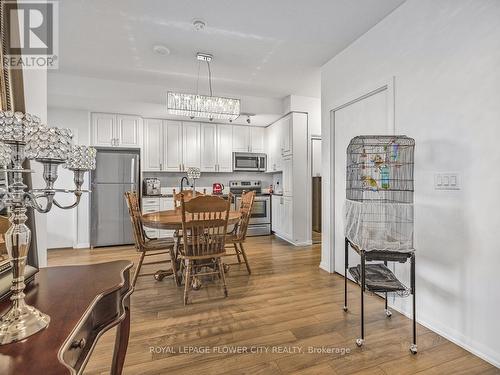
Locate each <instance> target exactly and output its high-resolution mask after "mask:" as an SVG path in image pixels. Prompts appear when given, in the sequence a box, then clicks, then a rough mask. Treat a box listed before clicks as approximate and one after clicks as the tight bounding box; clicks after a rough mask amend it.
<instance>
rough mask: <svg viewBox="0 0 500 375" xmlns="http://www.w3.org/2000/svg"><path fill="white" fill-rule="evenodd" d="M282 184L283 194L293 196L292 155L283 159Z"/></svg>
mask: <svg viewBox="0 0 500 375" xmlns="http://www.w3.org/2000/svg"><path fill="white" fill-rule="evenodd" d="M282 184H283V186H282V188H283V195H284V196H287V197H291V196H293V159H292V157H291V156H287V157H285V158H284V159H283V179H282Z"/></svg>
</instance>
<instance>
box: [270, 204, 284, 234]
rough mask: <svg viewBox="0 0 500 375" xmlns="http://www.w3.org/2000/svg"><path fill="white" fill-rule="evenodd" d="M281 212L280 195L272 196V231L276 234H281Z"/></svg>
mask: <svg viewBox="0 0 500 375" xmlns="http://www.w3.org/2000/svg"><path fill="white" fill-rule="evenodd" d="M281 212H282V206H281V197H280V196H278V195H273V196H271V230H272V231H273V232H276V233H279V232H281V222H282V215H281Z"/></svg>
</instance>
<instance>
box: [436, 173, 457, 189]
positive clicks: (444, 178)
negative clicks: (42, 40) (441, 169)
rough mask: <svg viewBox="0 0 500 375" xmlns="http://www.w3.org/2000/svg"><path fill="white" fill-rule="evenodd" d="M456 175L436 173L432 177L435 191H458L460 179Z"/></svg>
mask: <svg viewBox="0 0 500 375" xmlns="http://www.w3.org/2000/svg"><path fill="white" fill-rule="evenodd" d="M459 177H460V176H459V174H458V173H454V172H448V173H436V174H435V175H434V189H435V190H460V178H459Z"/></svg>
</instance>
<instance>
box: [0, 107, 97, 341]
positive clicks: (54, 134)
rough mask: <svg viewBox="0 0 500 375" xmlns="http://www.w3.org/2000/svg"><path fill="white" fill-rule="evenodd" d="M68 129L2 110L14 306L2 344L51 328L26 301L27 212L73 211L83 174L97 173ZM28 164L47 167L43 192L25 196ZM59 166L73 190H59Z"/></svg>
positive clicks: (2, 322) (1, 156)
mask: <svg viewBox="0 0 500 375" xmlns="http://www.w3.org/2000/svg"><path fill="white" fill-rule="evenodd" d="M72 138H73V135H72V134H71V131H70V130H69V129H61V128H54V127H48V126H46V125H43V124H41V123H40V119H39V118H38V117H36V116H32V115H30V114H28V113H26V114H24V113H21V112H12V111H0V166H3V171H4V172H7V173H8V174H9V178H8V179H7V181H8V183H7V185H8V186H6V187H3V188H1V189H0V206H4V207H7V208H8V212H9V220H10V222H11V226H10V228H9V229H8V230H7V233H5V245H6V247H7V251H8V253H9V258H10V261H11V264H12V286H11V291H12V295H11V297H10V299H11V302H12V303H11V307H10V309H9V310H8V311H7V312H6V313H5V314H4V315H3V316H2V317H1V319H0V345H3V344H8V343H11V342H14V341H19V340H23V339H25V338H26V337H28V336H31V335H33V334H34V333H36V332H38V331H40V330H42V329H43V328H45V327H47V325H48V324H49V322H50V317H49V316H48V315H46V314H44V313H42V312H40V311H38V310H37V309H36V308H35V307H33V306H29V305H27V304H26V302H25V301H24V297H25V295H24V288H25V286H26V285H25V284H24V269H25V266H26V259H27V256H28V252H29V246H30V240H31V231H30V229H29V228H28V227H27V226H26V224H25V223H26V220H27V216H26V211H27V209H28V208H30V207H31V208H33V209H35V210H36V211H38V212H40V213H47V212H49V211H50V210H51V208H52V207H53V205H55V206H57V207H59V208H62V209H70V208H73V207H76V206H77V205H78V203H79V202H80V197H81V195H82V193H84V192H88V191H87V190H82V185H83V182H84V175H85V172H86V171H90V170H92V169H95V156H96V150H95V149H94V148H92V147H86V146H75V145H73V141H72ZM25 159H33V160H36V161H37V162H40V163H42V165H43V179H44V181H45V188H43V189H31V190H29V191H26V188H27V186H26V185H25V184H24V181H23V175H24V174H27V173H31V172H32V171H31V170H29V169H24V167H23V162H24V160H25ZM59 165H63V166H64V167H65V168H67V169H69V170H71V171H73V176H74V178H73V180H74V183H75V189H73V190H67V189H56V188H55V187H54V183H55V182H56V180H57V169H58V167H59ZM56 193H70V194H74V196H75V201H74V203H72V204H70V205H67V206H63V205H61V204H60V203H59V202H58V201H57V200H56V199H55V195H56Z"/></svg>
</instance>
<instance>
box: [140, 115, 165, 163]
mask: <svg viewBox="0 0 500 375" xmlns="http://www.w3.org/2000/svg"><path fill="white" fill-rule="evenodd" d="M162 128H163V121H162V120H158V119H145V120H144V150H143V160H142V162H143V163H142V169H143V170H145V171H161V170H162V159H163V142H162V134H163V129H162Z"/></svg>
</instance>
